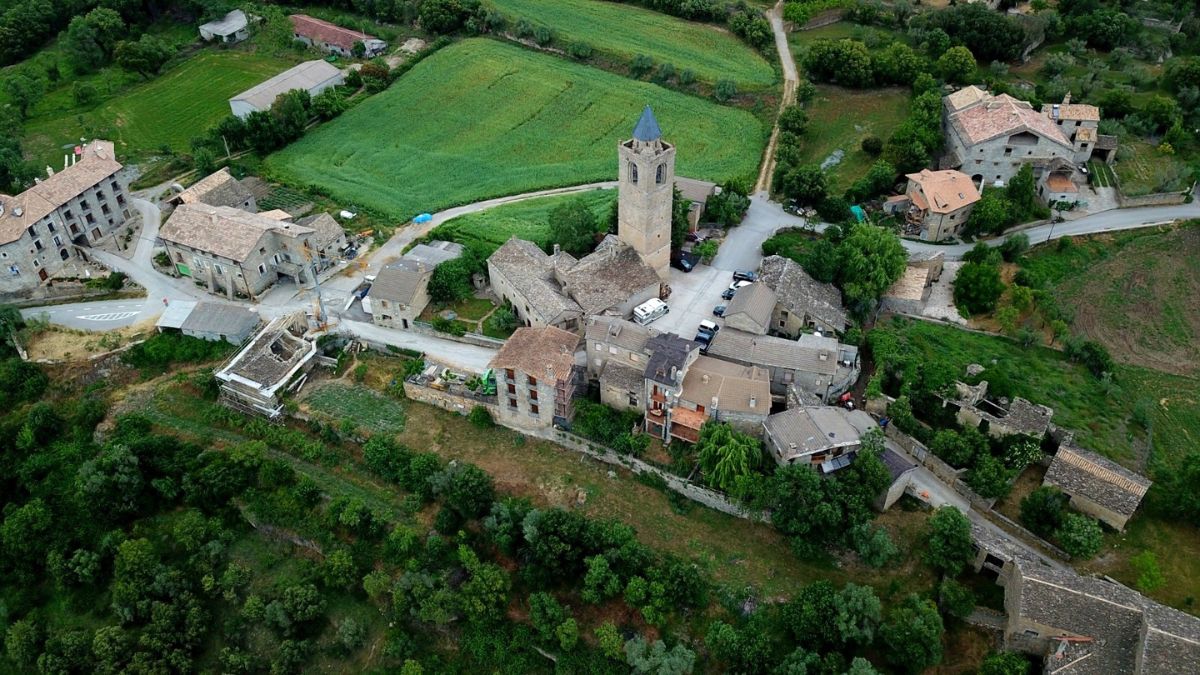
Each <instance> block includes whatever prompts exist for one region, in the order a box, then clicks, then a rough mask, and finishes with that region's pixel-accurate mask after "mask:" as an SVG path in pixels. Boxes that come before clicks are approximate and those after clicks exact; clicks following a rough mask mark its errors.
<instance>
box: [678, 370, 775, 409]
mask: <svg viewBox="0 0 1200 675" xmlns="http://www.w3.org/2000/svg"><path fill="white" fill-rule="evenodd" d="M679 397H680V398H681V399H683V400H685V401H690V402H692V403H695V404H697V405H702V406H704V407H706V408H709V409H716V410H727V411H732V412H743V413H761V414H762V415H763V416H764V417H766V416H767V415H768V414H770V412H771V380H770V377H769V376H768V375H767V371H766V370H763V369H761V368H757V367H755V366H742V365H738V364H736V363H730V362H728V361H722V360H720V359H714V358H709V357H707V356H700V357H697V358H696V360H695V361H694V362H693V363H692V365H691V366H690V367H688V369H687V374H686V375H685V376H684V378H683V391H682V392H681V393H680V395H679ZM673 414H674V413H673Z"/></svg>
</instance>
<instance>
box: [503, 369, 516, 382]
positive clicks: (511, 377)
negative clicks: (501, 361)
mask: <svg viewBox="0 0 1200 675" xmlns="http://www.w3.org/2000/svg"><path fill="white" fill-rule="evenodd" d="M504 377H506V378H507V379H509V380H516V379H517V376H516V374H515V373H514V372H513V369H512V368H505V369H504Z"/></svg>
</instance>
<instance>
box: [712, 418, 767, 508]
mask: <svg viewBox="0 0 1200 675" xmlns="http://www.w3.org/2000/svg"><path fill="white" fill-rule="evenodd" d="M696 448H697V451H698V453H699V459H700V468H701V470H702V471H703V472H704V477H705V478H706V479H707V480H708V482H709V484H711V485H713V486H715V487H717V488H719V489H721V490H723V491H725V492H729V493H731V494H732V493H734V492H735V491H736V488H737V487H738V485H739V483H740V482H742V481H743V480H744V479H745V477H746V476H749V475H750V473H751V472H752V471H753V470H754V469H755V468H757V467H758V465H759V463H760V462H761V460H762V444H761V443H760V442H759V440H758V439H757V438H754V437H753V436H751V435H749V434H744V433H742V432H740V431H735V430H734V429H733V427H731V426H729V424H728V423H725V422H713V421H709V422H705V423H704V426H703V427H701V429H700V439H699V441H698V442H697V443H696Z"/></svg>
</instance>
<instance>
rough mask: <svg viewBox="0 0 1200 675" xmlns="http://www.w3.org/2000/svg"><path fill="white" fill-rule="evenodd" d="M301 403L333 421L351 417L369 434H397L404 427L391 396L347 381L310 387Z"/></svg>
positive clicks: (402, 409) (402, 412)
mask: <svg viewBox="0 0 1200 675" xmlns="http://www.w3.org/2000/svg"><path fill="white" fill-rule="evenodd" d="M304 404H305V405H306V406H308V407H309V408H311V409H312V410H314V411H316V412H317V413H319V414H320V415H322V416H324V417H327V418H328V419H330V420H332V421H333V422H336V423H340V422H341V421H342V420H347V419H349V420H354V423H355V424H356V425H357V426H358V427H360V428H363V429H366V430H367V431H369V432H370V433H373V434H389V435H390V434H397V433H400V432H401V431H404V426H405V424H404V422H405V416H404V408H402V407H400V404H399V403H397V402H396V401H395V400H394V399H391V398H388V397H386V396H383V395H382V394H376V393H375V392H373V391H371V390H369V389H364V388H363V387H355V386H351V385H349V384H341V383H333V382H331V383H327V384H323V385H321V386H320V387H316V388H314V389H310V390H309V391H308V393H307V394H305V396H304Z"/></svg>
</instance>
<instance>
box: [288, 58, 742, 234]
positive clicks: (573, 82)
mask: <svg viewBox="0 0 1200 675" xmlns="http://www.w3.org/2000/svg"><path fill="white" fill-rule="evenodd" d="M646 104H651V105H653V106H654V111H655V115H657V117H658V121H659V123H660V125H661V126H662V129H663V133H664V135H665V137H666V139H667V140H668V141H670V142H673V143H675V144H676V146H677V147H678V155H677V159H676V162H677V163H676V169H677V173H678V174H679V175H683V176H689V177H694V178H703V179H707V180H713V181H717V182H721V181H725V180H728V179H730V178H740V177H744V176H752V175H753V174H754V172H755V170H756V167H757V164H758V160H759V157H761V155H762V150H763V145H764V142H765V139H764V134H763V128H762V125H761V123H760V122H759V121H758V120H757V119H755V118H754V116H753V115H751V114H750V113H748V112H746V111H743V110H737V109H734V108H727V107H723V106H719V105H716V104H714V103H709V102H707V101H703V100H701V99H698V98H695V97H692V96H687V95H685V94H680V93H678V92H674V91H670V90H668V89H663V88H661V87H658V86H655V85H653V84H648V83H645V82H635V81H631V80H628V79H625V78H623V77H620V76H617V75H614V74H612V73H608V72H605V71H602V70H597V69H595V68H589V67H587V66H583V65H580V64H577V63H571V62H569V61H565V60H562V59H559V58H556V57H553V56H546V55H543V54H537V53H534V52H530V51H527V50H525V49H522V48H520V47H516V46H512V45H508V44H502V43H499V42H495V41H493V40H487V39H472V40H465V41H463V42H460V43H457V44H455V45H452V46H450V47H446V48H445V49H442V50H441V51H439V52H437V53H436V54H434V55H432V56H430V57H429V58H427V59H425V60H424V61H422V62H421V63H419V64H418V65H417V66H416V67H414V68H413V69H412V70H411V71H409V72H408V73H407V74H406V75H404V77H402V78H400V80H398V81H397V82H396V83H395V84H393V85H392V86H391V87H390V88H388V89H387V90H386V91H384V92H383V93H380V94H377V95H375V96H372V97H371V98H370V99H368V100H366V101H364V102H363V103H362V104H361V105H359V106H357V107H355V108H354V109H352V110H350V111H348V112H347V113H345V114H344V115H342V116H341V117H339V118H338V119H336V120H334V121H333V122H330V123H328V124H324V125H322V126H320V127H318V128H317V129H315V130H313V131H311V132H310V133H309V134H308V135H307V136H305V137H304V138H302V139H301V140H299V141H297V142H296V143H293V144H292V145H290V146H289V147H287V148H285V149H284V150H282V151H280V152H278V153H276V154H274V155H272V156H271V157H269V158H267V162H266V166H267V167H268V168H269V169H270V171H271V172H272V174H273V176H274V177H275V178H278V179H280V180H281V181H282V182H285V183H292V184H295V185H298V186H311V187H313V188H316V189H318V190H320V191H323V192H325V193H327V194H329V195H330V196H332V197H335V198H337V199H340V200H344V201H348V202H351V203H354V204H357V205H359V206H363V207H367V208H370V209H374V210H377V211H379V212H381V213H385V214H388V215H389V216H392V217H397V218H403V219H407V218H410V217H412V216H414V215H416V214H418V213H421V212H422V211H438V210H440V209H444V208H447V207H450V206H455V205H458V204H467V203H471V202H476V201H479V200H483V199H488V198H491V197H500V196H503V195H510V194H516V193H521V192H527V191H532V190H538V189H543V188H551V187H559V186H563V185H575V184H580V183H588V182H592V181H600V180H612V179H614V178H615V177H616V169H617V148H616V146H617V142H618V141H619V140H621V139H625V138H628V137H629V135H630V133H631V132H632V131H633V125H634V123H635V122H636V121H637V118H638V116H639V115H640V114H641V109H642V106H644V105H646Z"/></svg>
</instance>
